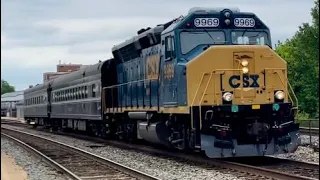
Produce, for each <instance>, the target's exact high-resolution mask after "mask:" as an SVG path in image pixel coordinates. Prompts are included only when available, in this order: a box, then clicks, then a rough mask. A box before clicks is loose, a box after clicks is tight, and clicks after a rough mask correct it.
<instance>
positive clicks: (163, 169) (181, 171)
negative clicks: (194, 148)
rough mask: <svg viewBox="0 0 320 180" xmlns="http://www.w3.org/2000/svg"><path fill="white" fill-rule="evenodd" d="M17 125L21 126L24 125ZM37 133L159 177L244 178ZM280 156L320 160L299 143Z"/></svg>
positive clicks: (310, 149) (303, 140)
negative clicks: (297, 146)
mask: <svg viewBox="0 0 320 180" xmlns="http://www.w3.org/2000/svg"><path fill="white" fill-rule="evenodd" d="M17 128H19V129H20V128H21V127H17ZM22 129H23V130H24V131H30V132H31V133H35V131H34V130H32V129H25V128H22ZM36 133H37V134H41V135H45V136H46V137H48V138H51V139H54V140H58V141H60V142H63V143H66V144H69V145H72V146H75V147H79V148H81V149H84V150H87V151H89V152H92V153H94V154H97V155H100V156H103V157H106V158H108V159H111V160H113V161H116V162H119V163H121V164H124V165H126V166H129V167H132V168H135V169H137V170H140V171H143V172H145V173H148V174H151V175H154V176H157V177H159V178H161V179H213V180H214V179H226V180H228V179H241V178H240V177H235V176H234V175H231V174H225V173H222V172H219V171H214V170H212V169H210V168H208V169H207V168H202V167H199V166H196V165H188V164H185V163H180V162H176V161H173V160H169V159H164V158H160V157H155V156H151V155H147V154H144V153H137V152H133V151H130V150H124V149H119V148H115V147H112V146H105V147H98V148H90V147H89V146H92V145H97V144H95V143H92V142H89V141H84V140H78V139H74V138H71V137H65V136H60V135H53V134H49V133H46V132H39V131H37V132H36ZM301 138H302V144H305V143H308V142H309V137H308V136H305V135H302V136H301ZM312 141H313V142H314V143H317V144H319V137H316V136H313V137H312ZM278 157H284V158H288V159H293V160H300V161H306V162H316V163H319V153H318V152H313V149H312V148H309V147H303V146H300V147H299V148H298V149H297V151H296V152H295V153H290V154H286V155H278ZM244 179H245V178H244Z"/></svg>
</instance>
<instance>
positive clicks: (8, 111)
mask: <svg viewBox="0 0 320 180" xmlns="http://www.w3.org/2000/svg"><path fill="white" fill-rule="evenodd" d="M19 101H20V102H21V101H22V103H23V91H16V92H11V93H5V94H3V95H1V116H9V117H16V116H17V107H16V105H17V103H18V102H19ZM20 112H21V111H20Z"/></svg>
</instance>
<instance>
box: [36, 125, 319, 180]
mask: <svg viewBox="0 0 320 180" xmlns="http://www.w3.org/2000/svg"><path fill="white" fill-rule="evenodd" d="M42 130H44V129H42ZM55 134H60V135H64V136H70V137H73V138H77V139H82V140H89V141H94V142H97V143H104V144H107V145H112V146H116V147H120V148H125V149H131V150H134V151H138V152H144V153H148V154H152V155H156V156H162V157H165V158H170V159H174V160H177V161H183V162H185V163H192V164H194V163H196V164H197V165H199V166H205V168H212V169H215V170H220V171H226V172H227V173H228V172H229V173H232V174H235V175H238V176H239V177H246V179H293V180H298V179H299V180H315V179H319V165H318V164H310V163H304V162H297V161H292V160H287V159H279V158H273V157H260V158H242V160H241V158H236V159H237V160H235V159H232V158H228V159H225V160H212V159H208V158H205V157H202V156H197V155H194V154H192V155H188V154H183V153H179V152H168V151H166V150H162V149H157V148H154V147H150V146H141V145H135V144H126V143H122V142H119V141H110V140H108V141H107V140H103V139H100V138H95V137H91V136H86V135H79V134H75V133H66V132H55ZM245 159H249V160H247V161H244V160H245Z"/></svg>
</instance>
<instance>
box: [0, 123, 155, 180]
mask: <svg viewBox="0 0 320 180" xmlns="http://www.w3.org/2000/svg"><path fill="white" fill-rule="evenodd" d="M1 135H2V136H5V137H7V138H9V139H11V140H13V141H15V142H17V143H19V144H20V145H21V146H23V147H24V148H26V149H28V150H29V151H31V152H33V153H36V154H37V155H38V156H40V157H41V158H42V159H44V160H46V162H48V163H49V164H50V165H52V166H53V167H55V168H56V169H57V170H58V171H60V172H62V173H64V174H65V175H67V176H69V177H70V178H71V179H76V180H84V179H96V180H98V179H99V180H100V179H101V180H102V179H122V180H127V179H148V180H158V178H156V177H153V176H150V175H147V174H145V173H143V172H140V171H137V170H134V169H132V168H129V167H126V166H123V165H121V164H119V163H116V162H113V161H111V160H108V159H105V158H103V157H99V156H97V155H94V154H92V153H90V152H86V151H84V150H81V149H79V148H75V147H72V146H69V145H67V144H63V143H60V142H57V141H53V140H50V139H47V138H44V137H41V136H38V135H34V134H30V133H27V132H22V131H19V130H13V129H8V128H3V127H1Z"/></svg>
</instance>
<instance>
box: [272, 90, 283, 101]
mask: <svg viewBox="0 0 320 180" xmlns="http://www.w3.org/2000/svg"><path fill="white" fill-rule="evenodd" d="M274 97H275V98H277V99H279V100H282V99H284V92H283V91H277V92H276V93H275V94H274Z"/></svg>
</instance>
